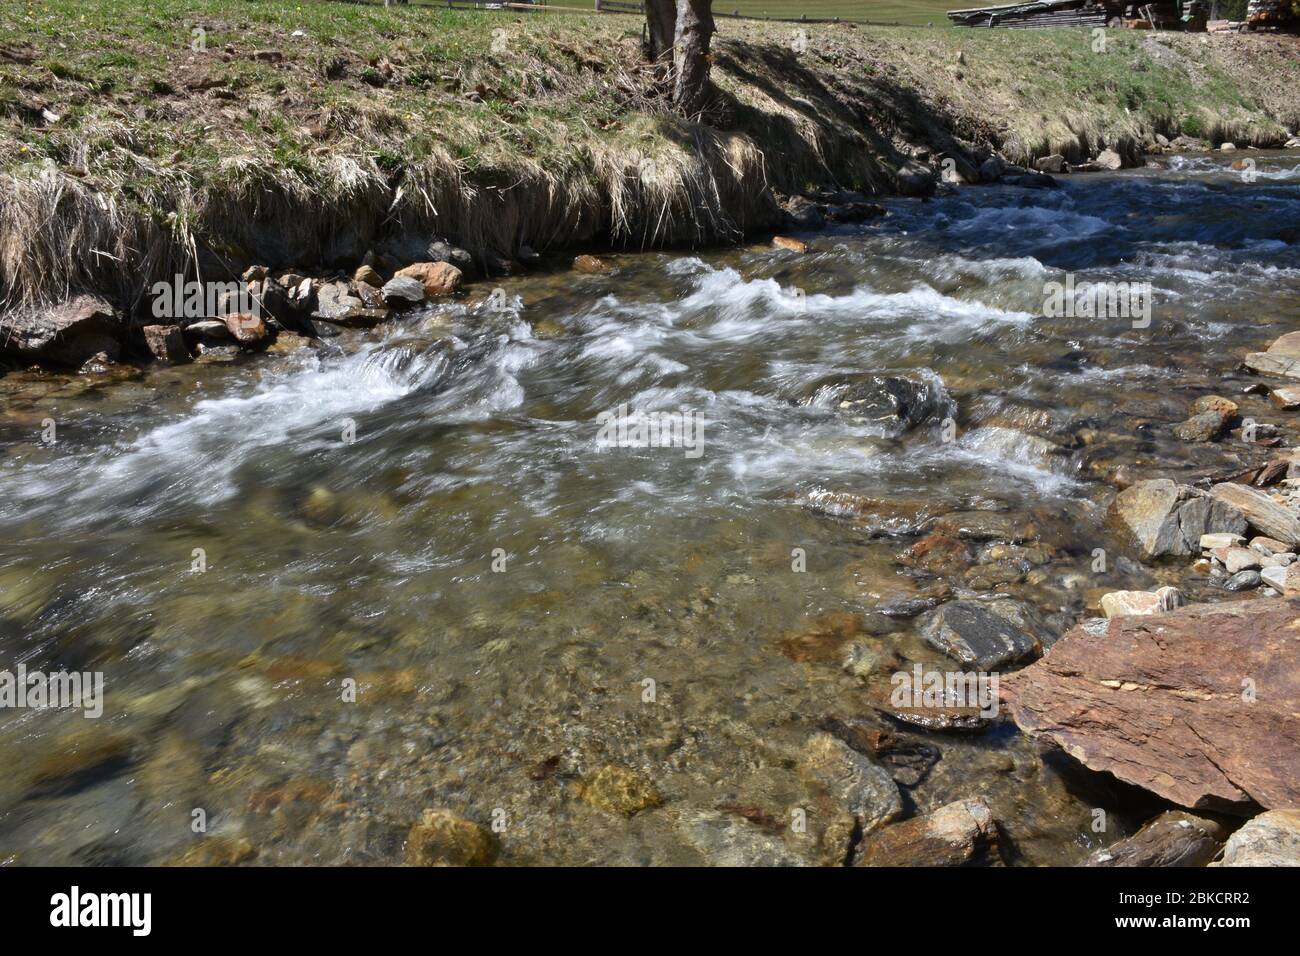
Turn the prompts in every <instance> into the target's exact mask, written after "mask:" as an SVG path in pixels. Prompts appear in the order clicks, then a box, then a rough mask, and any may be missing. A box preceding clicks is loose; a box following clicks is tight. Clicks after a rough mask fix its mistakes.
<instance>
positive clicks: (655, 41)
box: [645, 0, 677, 81]
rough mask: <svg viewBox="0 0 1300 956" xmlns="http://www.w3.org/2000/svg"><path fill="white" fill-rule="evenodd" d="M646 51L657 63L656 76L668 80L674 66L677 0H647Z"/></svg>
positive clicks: (658, 78) (654, 62) (653, 61)
mask: <svg viewBox="0 0 1300 956" xmlns="http://www.w3.org/2000/svg"><path fill="white" fill-rule="evenodd" d="M645 20H646V28H647V29H646V42H645V53H646V57H647V58H648V59H649V60H650V62H651V63H653V64H654V65H655V78H656V79H657V80H660V81H666V80H668V78H669V77H670V76H671V74H672V68H673V31H674V29H675V28H676V22H677V5H676V3H675V0H645Z"/></svg>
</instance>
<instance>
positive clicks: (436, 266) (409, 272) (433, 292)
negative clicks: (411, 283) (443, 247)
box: [397, 262, 461, 299]
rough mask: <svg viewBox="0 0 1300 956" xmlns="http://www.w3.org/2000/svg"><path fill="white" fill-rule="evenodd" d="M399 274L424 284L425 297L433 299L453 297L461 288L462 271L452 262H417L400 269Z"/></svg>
mask: <svg viewBox="0 0 1300 956" xmlns="http://www.w3.org/2000/svg"><path fill="white" fill-rule="evenodd" d="M397 274H398V275H399V276H408V277H410V278H412V279H419V280H420V281H421V282H422V283H424V293H425V295H427V296H428V297H429V298H431V299H433V298H436V297H438V296H446V295H451V294H452V293H453V292H455V291H456V290H457V289H459V288H460V278H461V274H460V270H459V269H457V268H456V267H455V266H453V265H452V264H451V263H450V262H416V263H414V264H412V265H409V266H407V267H406V268H404V269H398V270H397Z"/></svg>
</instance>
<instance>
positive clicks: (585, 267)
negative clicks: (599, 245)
mask: <svg viewBox="0 0 1300 956" xmlns="http://www.w3.org/2000/svg"><path fill="white" fill-rule="evenodd" d="M573 271H574V272H582V273H586V274H587V275H600V274H602V273H605V272H609V271H611V270H610V267H609V265H608V264H607V263H606V262H605V261H604V260H602V259H597V258H596V257H595V256H575V257H574V260H573Z"/></svg>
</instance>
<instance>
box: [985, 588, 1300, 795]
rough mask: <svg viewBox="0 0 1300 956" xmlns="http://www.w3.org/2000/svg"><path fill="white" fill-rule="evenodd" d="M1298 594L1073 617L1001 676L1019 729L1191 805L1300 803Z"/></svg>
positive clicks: (1093, 765)
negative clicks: (1047, 645) (1028, 661)
mask: <svg viewBox="0 0 1300 956" xmlns="http://www.w3.org/2000/svg"><path fill="white" fill-rule="evenodd" d="M1297 641H1300V598H1277V599H1259V600H1252V601H1246V602H1234V603H1231V604H1219V605H1198V606H1194V607H1188V608H1182V609H1181V610H1177V611H1174V612H1172V613H1170V614H1163V615H1157V616H1155V617H1120V618H1115V619H1114V620H1112V621H1110V623H1109V626H1108V627H1106V628H1105V629H1104V630H1103V629H1094V630H1093V631H1089V630H1088V629H1087V628H1084V627H1082V626H1081V627H1076V628H1075V629H1074V630H1072V631H1070V632H1069V633H1067V634H1066V635H1065V636H1064V637H1063V638H1061V639H1060V640H1059V641H1058V642H1057V643H1056V644H1055V645H1054V646H1053V647H1052V649H1051V650H1050V651H1049V652H1048V653H1047V654H1046V656H1044V657H1043V658H1042V659H1041V660H1039V661H1037V662H1036V663H1034V664H1032V665H1030V666H1029V667H1027V668H1025V669H1024V670H1022V671H1020V672H1018V673H1015V674H1010V675H1007V676H1004V677H1003V678H1002V681H1001V687H1000V691H1001V696H1002V699H1003V700H1004V701H1005V702H1006V704H1007V706H1008V708H1009V710H1010V713H1011V716H1012V717H1013V718H1014V719H1015V721H1016V723H1017V724H1019V725H1020V727H1021V729H1023V730H1025V731H1026V732H1028V733H1030V734H1034V735H1038V736H1042V737H1045V738H1047V739H1048V740H1050V741H1052V742H1053V743H1055V744H1057V745H1058V746H1060V747H1061V748H1062V749H1064V750H1065V751H1066V752H1067V753H1069V754H1070V755H1072V756H1073V757H1075V758H1076V759H1077V760H1079V761H1081V762H1082V763H1083V764H1084V765H1086V766H1088V767H1090V768H1091V769H1093V770H1099V771H1106V772H1108V773H1111V774H1113V775H1114V776H1116V777H1117V778H1119V779H1120V780H1123V781H1125V782H1127V783H1131V784H1135V785H1137V786H1140V787H1144V788H1146V789H1147V790H1150V791H1151V792H1153V793H1156V794H1158V795H1159V796H1161V797H1164V798H1166V799H1168V800H1171V801H1173V802H1174V803H1177V804H1180V805H1181V806H1184V807H1188V808H1191V809H1211V810H1216V809H1217V810H1225V811H1230V812H1234V813H1249V812H1251V811H1252V810H1253V809H1254V808H1255V807H1256V806H1257V805H1258V806H1262V807H1268V808H1272V807H1293V806H1297V805H1300V778H1298V777H1297V775H1296V773H1295V768H1296V767H1298V766H1300V733H1298V732H1297V729H1298V728H1297V720H1296V716H1295V715H1296V713H1297V712H1298V711H1300V668H1297V667H1296V666H1295V660H1294V658H1295V650H1296V644H1297Z"/></svg>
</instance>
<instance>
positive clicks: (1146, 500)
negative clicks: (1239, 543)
mask: <svg viewBox="0 0 1300 956" xmlns="http://www.w3.org/2000/svg"><path fill="white" fill-rule="evenodd" d="M1108 520H1109V522H1110V523H1111V525H1112V527H1115V528H1116V529H1117V530H1119V531H1120V532H1122V533H1124V534H1125V535H1126V536H1127V537H1128V538H1129V539H1130V541H1131V542H1132V543H1133V545H1134V546H1136V547H1137V548H1138V549H1139V550H1140V551H1141V553H1142V557H1143V558H1146V559H1150V558H1158V557H1162V556H1164V555H1189V554H1199V553H1200V543H1201V535H1204V534H1217V533H1223V532H1226V533H1231V534H1243V533H1245V530H1246V519H1245V517H1244V516H1243V515H1242V513H1241V511H1240V510H1238V509H1237V508H1236V507H1234V506H1233V505H1232V503H1231V502H1228V501H1225V500H1222V499H1220V498H1217V497H1214V498H1212V497H1207V496H1205V495H1203V494H1200V493H1198V492H1196V491H1195V490H1194V489H1192V488H1188V487H1184V486H1180V485H1178V484H1177V483H1176V482H1173V481H1171V480H1169V479H1168V478H1156V479H1152V480H1150V481H1139V482H1137V483H1135V484H1133V485H1132V486H1130V487H1128V488H1125V489H1124V490H1123V491H1121V492H1120V493H1119V494H1118V495H1116V496H1115V500H1114V501H1113V502H1112V503H1111V506H1110V511H1109V513H1108Z"/></svg>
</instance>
